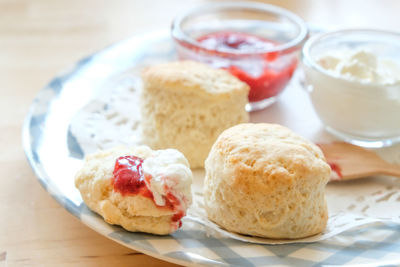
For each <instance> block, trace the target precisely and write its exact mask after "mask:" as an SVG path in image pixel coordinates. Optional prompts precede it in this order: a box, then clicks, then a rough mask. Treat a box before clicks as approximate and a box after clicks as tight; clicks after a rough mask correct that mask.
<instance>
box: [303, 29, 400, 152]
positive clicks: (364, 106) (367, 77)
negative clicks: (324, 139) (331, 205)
mask: <svg viewBox="0 0 400 267" xmlns="http://www.w3.org/2000/svg"><path fill="white" fill-rule="evenodd" d="M356 53H358V54H357V55H356ZM326 55H329V56H330V58H327V57H326ZM346 55H347V56H346ZM348 55H352V57H351V58H350V60H348V58H349V57H348ZM371 55H373V56H372V57H371ZM332 57H335V58H341V62H340V63H337V62H336V61H335V60H334V61H332ZM374 58H375V60H374ZM327 59H329V60H327ZM302 62H303V65H304V70H305V75H306V82H307V84H308V87H307V88H308V91H309V95H310V98H311V102H312V104H313V106H314V109H315V111H316V113H317V115H318V116H319V118H320V119H321V121H322V122H323V124H324V125H325V127H326V129H327V130H328V131H329V132H330V133H332V134H333V135H335V136H337V137H339V138H341V139H343V140H345V141H347V142H350V143H353V144H355V145H360V146H364V147H371V148H373V147H384V146H389V145H392V144H394V143H397V142H400V34H398V33H392V32H386V31H377V30H363V29H359V30H343V31H337V32H330V33H325V34H322V35H317V36H313V37H311V38H310V39H309V40H308V41H307V42H306V43H305V45H304V47H303V49H302ZM329 62H330V63H329ZM333 62H336V63H333ZM328 63H329V64H334V65H332V66H333V67H332V66H331V67H329V66H328V65H326V64H328ZM324 64H325V65H324ZM337 64H341V65H337ZM387 64H389V65H387ZM323 65H324V67H323ZM396 66H397V71H396V70H395V69H396ZM392 68H393V69H392ZM349 71H350V72H349ZM388 71H390V72H391V74H390V73H389V72H388ZM393 71H394V72H393ZM396 73H397V74H396ZM354 75H355V76H354ZM388 75H389V76H388ZM396 75H397V79H398V80H397V81H396V78H394V79H393V77H395V76H396ZM388 77H389V78H388ZM390 77H391V78H390Z"/></svg>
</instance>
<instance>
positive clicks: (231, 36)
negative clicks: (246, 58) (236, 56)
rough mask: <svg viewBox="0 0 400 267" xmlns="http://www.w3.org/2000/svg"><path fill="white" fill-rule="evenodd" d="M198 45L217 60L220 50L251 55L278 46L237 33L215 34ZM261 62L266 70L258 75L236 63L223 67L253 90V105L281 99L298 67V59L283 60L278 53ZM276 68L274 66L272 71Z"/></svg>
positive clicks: (263, 56)
mask: <svg viewBox="0 0 400 267" xmlns="http://www.w3.org/2000/svg"><path fill="white" fill-rule="evenodd" d="M197 41H198V42H199V43H200V44H201V45H202V46H203V47H205V48H207V49H210V50H213V51H214V52H213V53H214V54H215V55H216V56H218V51H221V50H224V51H229V50H231V51H232V52H235V51H238V52H245V53H249V54H251V53H259V51H262V50H267V49H271V48H274V47H275V46H277V45H279V43H277V42H275V41H271V40H268V39H266V38H263V37H259V36H256V35H251V34H247V33H238V32H214V33H210V34H206V35H203V36H201V37H200V38H198V39H197ZM220 54H221V57H227V56H226V55H225V54H224V55H223V53H222V52H221V53H220ZM257 57H259V55H258V54H257ZM261 59H262V60H263V64H262V65H263V66H264V67H262V68H263V69H262V70H261V71H257V74H255V73H254V71H249V70H246V69H245V68H244V67H242V66H239V65H238V64H235V62H234V61H232V64H231V65H230V66H228V67H224V68H225V69H227V70H228V71H229V72H230V73H231V74H233V75H234V76H236V77H237V78H239V79H240V80H241V81H243V82H245V83H247V84H248V85H249V86H250V93H249V101H250V102H257V101H261V100H263V99H266V98H269V97H273V96H276V95H278V94H279V93H280V92H281V91H282V90H283V89H284V88H285V86H286V84H287V83H288V82H289V80H290V79H291V77H292V75H293V72H294V70H295V69H296V67H297V59H296V57H289V58H288V57H286V58H284V55H280V54H278V52H266V53H264V54H261ZM273 65H275V66H274V67H272V66H273ZM277 66H279V67H277Z"/></svg>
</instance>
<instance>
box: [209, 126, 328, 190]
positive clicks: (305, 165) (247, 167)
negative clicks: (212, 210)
mask: <svg viewBox="0 0 400 267" xmlns="http://www.w3.org/2000/svg"><path fill="white" fill-rule="evenodd" d="M214 146H216V147H215V148H216V150H217V151H219V153H222V154H224V155H225V161H226V162H225V164H227V166H231V167H232V168H233V169H232V174H234V175H233V176H232V181H231V182H232V186H235V187H236V186H237V187H240V188H241V190H243V193H251V192H260V191H262V189H265V190H266V191H264V193H268V192H267V191H269V190H270V189H271V188H274V184H275V183H280V184H281V185H282V183H286V185H287V186H288V187H290V186H291V185H292V184H293V182H295V179H296V180H301V179H303V178H304V177H307V178H308V179H309V178H310V177H313V179H326V177H329V173H330V167H329V165H328V164H327V163H326V162H325V158H324V156H323V154H322V152H321V150H320V149H319V148H318V146H316V145H315V144H313V143H311V142H310V141H308V140H306V139H304V138H302V137H301V136H298V135H297V134H295V133H293V132H292V131H290V130H289V129H287V128H285V127H283V126H281V125H277V124H266V123H258V124H247V123H244V124H240V125H237V126H235V127H232V128H230V129H228V130H226V131H225V132H223V133H222V134H221V135H220V137H219V138H218V140H217V142H216V143H215V144H214ZM266 150H268V151H266ZM260 173H264V174H268V175H267V176H266V175H263V177H262V179H259V175H257V174H260ZM313 174H315V175H313ZM256 177H257V178H256ZM253 178H254V179H253ZM297 182H298V181H297Z"/></svg>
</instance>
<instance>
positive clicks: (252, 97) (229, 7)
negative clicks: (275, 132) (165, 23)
mask: <svg viewBox="0 0 400 267" xmlns="http://www.w3.org/2000/svg"><path fill="white" fill-rule="evenodd" d="M171 31H172V37H173V39H174V41H175V44H176V50H177V54H178V57H179V59H182V60H196V61H200V62H203V63H207V64H209V65H211V66H213V67H215V68H222V69H226V70H228V71H229V72H230V73H232V74H233V75H235V76H236V77H238V78H239V79H240V80H242V81H244V82H246V83H247V84H248V85H249V86H250V92H249V102H250V104H249V107H248V110H249V111H254V110H260V109H263V108H265V107H267V106H269V105H271V104H272V103H274V102H275V101H276V99H277V96H278V95H279V94H280V93H281V92H282V90H283V89H284V88H285V87H286V85H287V83H288V82H289V81H290V79H291V77H292V75H293V72H294V71H295V69H296V67H297V63H298V52H299V49H300V48H301V46H302V44H303V42H304V41H305V39H306V38H307V36H308V30H307V27H306V25H305V23H304V21H303V20H302V19H301V18H299V17H298V16H296V15H295V14H293V13H291V12H289V11H287V10H285V9H282V8H279V7H276V6H272V5H268V4H262V3H253V2H233V3H212V4H207V5H204V6H200V7H196V8H193V9H191V10H188V11H186V12H184V13H182V14H180V15H178V16H177V17H176V18H175V20H174V21H173V23H172V30H171Z"/></svg>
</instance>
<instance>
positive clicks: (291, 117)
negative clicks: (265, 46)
mask: <svg viewBox="0 0 400 267" xmlns="http://www.w3.org/2000/svg"><path fill="white" fill-rule="evenodd" d="M299 75H300V74H299V73H296V74H295V77H294V78H293V80H292V82H291V84H290V85H289V86H288V88H287V89H286V90H285V91H284V92H283V93H282V95H281V96H280V97H279V100H278V102H277V103H275V104H274V105H272V106H271V107H269V108H267V109H265V110H263V111H258V112H253V113H251V121H252V122H270V123H280V124H282V125H285V126H287V127H289V128H291V129H292V130H293V131H295V132H297V133H299V134H300V135H303V136H304V137H306V138H308V139H310V140H312V141H314V142H316V143H318V142H329V141H332V140H334V138H333V137H332V136H331V135H329V134H328V133H327V132H326V131H325V130H324V129H323V127H322V125H321V123H320V121H319V119H318V118H317V117H316V114H315V112H314V110H313V109H312V105H311V103H310V101H309V99H308V96H307V93H306V92H305V90H303V89H302V87H301V84H300V82H299V80H300V78H299ZM140 88H141V82H140V78H139V76H138V71H137V70H132V72H130V73H124V74H121V75H119V76H118V77H114V78H113V79H112V80H110V81H109V83H108V84H107V85H105V86H103V88H102V89H101V90H100V92H99V93H98V94H97V96H96V97H95V98H93V99H92V101H90V102H89V103H88V104H87V105H86V106H85V107H84V108H83V109H81V110H80V111H79V112H78V113H77V114H76V115H75V116H74V118H73V120H72V121H71V124H70V130H71V132H72V134H73V135H74V137H75V138H76V140H77V142H78V143H79V145H80V147H81V149H82V150H83V152H84V154H87V153H92V152H95V151H97V150H99V149H107V148H111V147H114V146H117V145H121V144H122V145H126V146H132V145H136V144H140V143H141V141H140V112H139V92H140ZM377 153H378V154H379V155H381V156H382V157H383V158H384V159H386V160H388V161H390V162H392V163H398V164H400V145H397V146H393V147H389V148H384V149H378V150H377ZM194 173H195V181H194V186H193V189H194V194H195V198H194V199H195V201H194V204H193V206H192V207H191V208H190V210H189V215H188V217H187V219H191V220H194V221H196V222H199V223H202V224H203V225H205V226H206V227H207V228H208V229H209V232H210V234H214V235H222V236H225V237H230V238H233V239H237V240H241V241H245V242H252V243H261V244H283V243H301V242H316V241H320V240H324V239H327V238H329V237H332V236H334V235H337V234H339V233H341V232H343V231H347V230H349V229H353V228H356V227H360V226H363V225H368V224H372V223H376V222H394V223H400V180H397V179H396V178H393V177H368V178H365V179H359V180H355V181H346V182H335V183H330V184H328V186H327V189H326V197H327V201H328V208H329V221H328V226H327V228H326V230H325V232H324V233H322V234H319V235H316V236H313V237H309V238H304V239H297V240H270V239H264V238H256V237H248V236H243V235H239V234H234V233H230V232H227V231H225V230H223V229H221V228H220V227H218V226H217V225H215V224H214V223H212V222H210V221H209V220H208V219H207V216H206V214H205V212H204V209H203V208H202V179H203V177H204V174H203V173H204V171H200V170H197V171H194Z"/></svg>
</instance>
